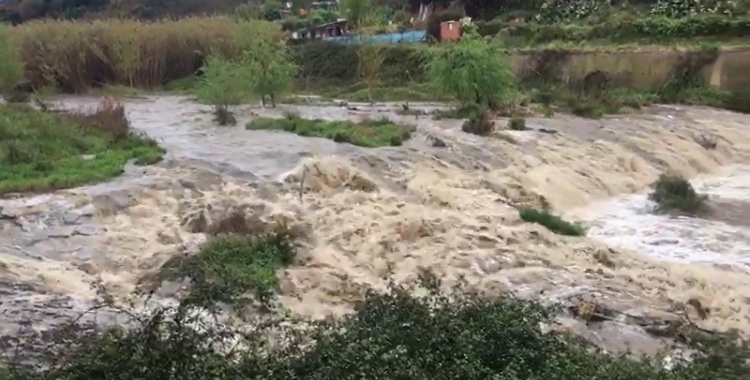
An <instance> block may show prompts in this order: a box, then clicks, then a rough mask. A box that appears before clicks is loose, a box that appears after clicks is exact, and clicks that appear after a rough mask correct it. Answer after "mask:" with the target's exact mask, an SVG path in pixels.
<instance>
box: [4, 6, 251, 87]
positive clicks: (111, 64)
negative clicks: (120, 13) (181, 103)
mask: <svg viewBox="0 0 750 380" xmlns="http://www.w3.org/2000/svg"><path fill="white" fill-rule="evenodd" d="M240 22H242V21H238V20H234V19H231V18H226V17H200V18H199V17H194V18H185V19H180V20H161V21H155V22H145V21H132V20H120V19H109V20H94V21H87V22H81V21H77V22H71V21H62V20H43V21H36V22H30V23H25V24H23V25H21V26H19V27H17V28H14V38H16V41H17V45H18V46H19V49H20V51H21V55H22V57H23V60H24V62H25V63H26V71H25V76H26V79H27V80H28V81H29V82H31V84H32V85H34V86H36V87H38V86H43V85H55V86H57V87H60V88H61V89H63V90H67V91H72V92H82V91H85V90H86V89H87V88H90V87H96V86H99V85H102V84H110V85H125V86H132V87H137V88H144V89H152V88H156V87H158V86H161V85H162V84H164V83H166V82H167V81H169V80H173V79H179V78H184V77H187V76H190V75H191V74H193V71H194V66H193V62H194V57H195V51H201V52H203V53H204V54H207V53H208V52H209V51H218V52H221V53H222V54H233V52H232V49H231V40H232V36H233V35H234V33H236V32H237V30H238V29H239V28H238V26H239V25H240V24H239V23H240ZM255 22H257V21H255Z"/></svg>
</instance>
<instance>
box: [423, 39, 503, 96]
mask: <svg viewBox="0 0 750 380" xmlns="http://www.w3.org/2000/svg"><path fill="white" fill-rule="evenodd" d="M425 53H426V54H425V55H426V58H427V60H426V64H425V66H426V67H425V69H426V72H427V75H428V77H429V78H430V80H431V82H432V83H433V84H434V86H435V88H436V89H438V90H439V91H441V92H443V93H445V94H450V95H453V96H455V97H456V99H458V100H459V101H460V102H461V104H462V105H464V106H466V105H469V104H476V105H479V106H483V107H484V106H488V107H493V106H495V105H496V104H498V103H501V102H504V101H508V100H510V99H512V98H513V97H514V96H515V94H516V93H515V86H516V82H515V74H514V72H513V68H512V66H511V64H510V61H509V60H508V57H507V56H506V55H505V54H503V53H502V52H500V51H498V49H497V48H496V47H494V46H492V45H491V44H489V43H488V42H487V41H486V40H484V39H483V38H481V37H480V36H479V35H478V34H477V33H476V32H475V31H473V30H471V29H469V28H466V29H465V30H464V35H463V37H462V38H461V40H460V41H459V42H458V43H456V44H454V45H452V46H451V48H450V49H447V48H444V47H435V48H432V49H428V50H426V52H425Z"/></svg>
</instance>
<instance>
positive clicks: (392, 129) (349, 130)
mask: <svg viewBox="0 0 750 380" xmlns="http://www.w3.org/2000/svg"><path fill="white" fill-rule="evenodd" d="M247 129H251V130H276V131H285V132H291V133H295V134H298V135H300V136H305V137H324V138H327V139H331V140H333V141H336V142H342V143H349V144H352V145H357V146H361V147H365V148H377V147H383V146H400V145H401V144H403V142H404V141H406V140H408V139H409V138H411V134H412V133H413V132H414V131H415V127H413V126H409V125H401V124H396V123H394V122H392V121H390V120H388V119H385V118H383V119H379V120H366V121H363V122H360V123H354V122H352V121H348V120H345V121H325V120H320V119H313V120H310V119H303V118H300V117H298V116H296V115H287V117H285V118H281V119H274V118H266V117H259V118H256V119H253V120H252V121H250V122H249V123H248V124H247Z"/></svg>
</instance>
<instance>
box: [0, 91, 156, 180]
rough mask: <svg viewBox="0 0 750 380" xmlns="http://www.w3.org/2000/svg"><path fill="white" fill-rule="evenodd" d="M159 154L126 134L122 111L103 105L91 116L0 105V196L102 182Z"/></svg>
mask: <svg viewBox="0 0 750 380" xmlns="http://www.w3.org/2000/svg"><path fill="white" fill-rule="evenodd" d="M163 154H164V150H163V149H162V148H161V147H159V146H158V145H157V143H156V142H155V141H153V140H151V139H148V138H146V137H143V136H139V135H137V134H135V133H133V132H132V131H131V130H130V126H129V123H128V120H127V118H126V117H125V109H124V108H123V107H122V106H121V105H118V104H116V103H114V102H113V101H111V100H105V101H103V102H102V103H101V104H100V105H99V107H98V108H97V110H96V111H95V112H94V113H91V114H83V113H51V112H41V111H37V110H34V109H32V108H30V107H27V106H0V194H5V193H10V192H26V191H31V192H37V191H48V190H55V189H62V188H69V187H74V186H80V185H84V184H89V183H93V182H98V181H104V180H107V179H109V178H112V177H115V176H117V175H119V174H121V173H122V170H123V166H124V165H125V163H126V162H128V161H129V160H131V159H135V160H137V161H136V163H137V164H143V165H148V164H153V163H156V162H158V161H160V160H161V158H162V156H163Z"/></svg>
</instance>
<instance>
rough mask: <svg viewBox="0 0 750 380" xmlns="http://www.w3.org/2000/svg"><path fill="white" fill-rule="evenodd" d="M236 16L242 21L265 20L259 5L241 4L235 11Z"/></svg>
mask: <svg viewBox="0 0 750 380" xmlns="http://www.w3.org/2000/svg"><path fill="white" fill-rule="evenodd" d="M234 16H235V17H237V18H238V19H240V20H245V21H249V20H261V19H263V17H264V15H263V10H262V9H261V7H260V6H258V5H257V4H250V3H246V4H240V5H239V6H237V8H236V9H235V10H234Z"/></svg>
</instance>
